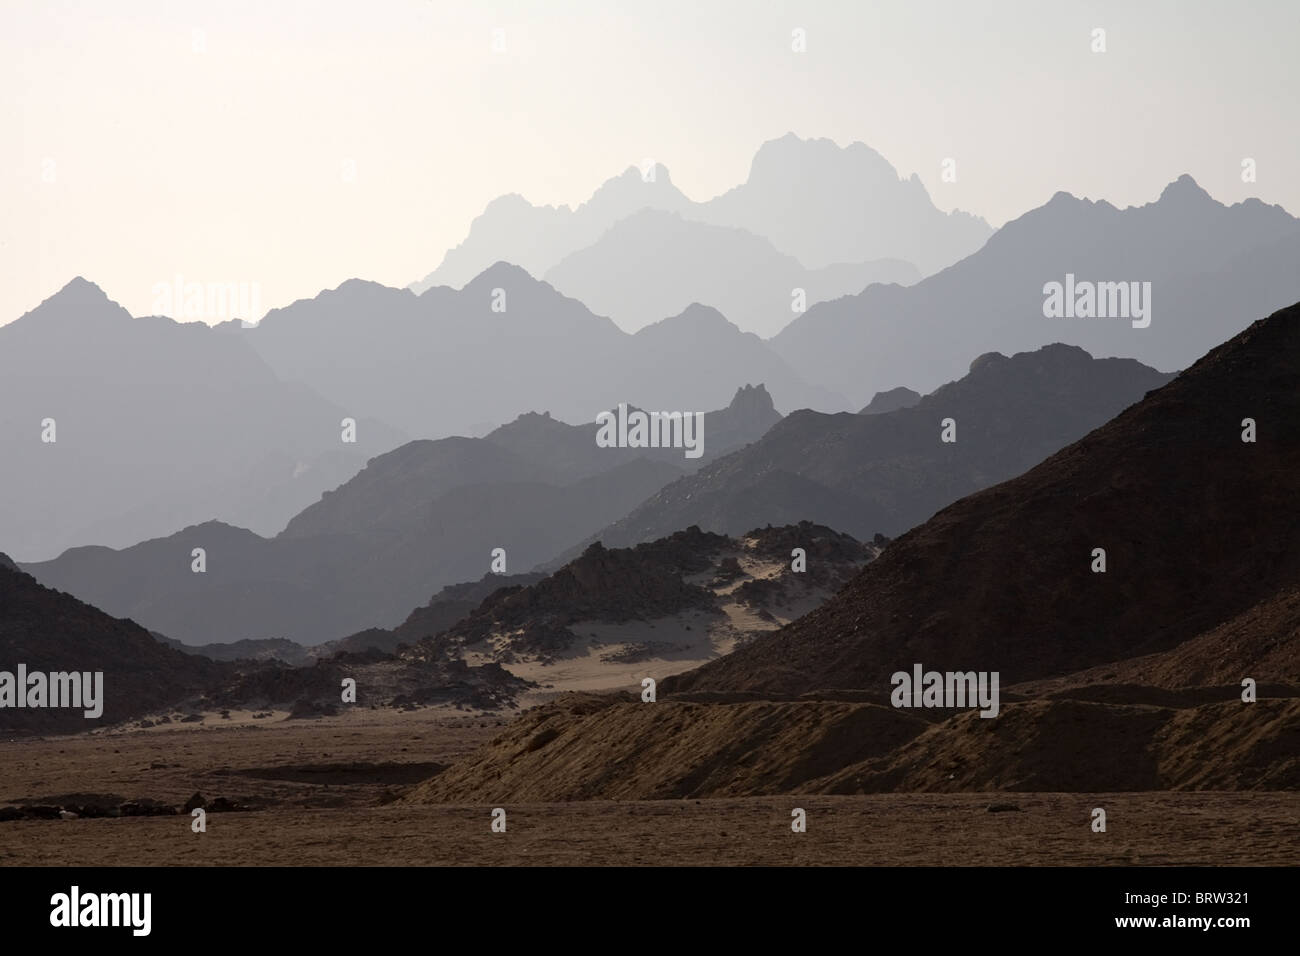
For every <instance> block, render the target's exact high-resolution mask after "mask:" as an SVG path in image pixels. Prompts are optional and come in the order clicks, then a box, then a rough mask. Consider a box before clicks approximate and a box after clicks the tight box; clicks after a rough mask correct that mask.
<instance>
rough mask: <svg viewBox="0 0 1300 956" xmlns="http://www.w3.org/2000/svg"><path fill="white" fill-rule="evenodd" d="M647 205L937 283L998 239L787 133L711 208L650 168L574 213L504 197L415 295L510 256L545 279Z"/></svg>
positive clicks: (809, 257) (630, 174) (869, 158)
mask: <svg viewBox="0 0 1300 956" xmlns="http://www.w3.org/2000/svg"><path fill="white" fill-rule="evenodd" d="M651 174H652V175H651ZM643 209H651V210H658V211H662V212H668V213H676V214H679V215H680V216H681V217H682V218H683V219H686V220H691V221H694V222H699V223H705V224H709V225H713V226H722V227H728V228H740V229H745V230H747V231H749V232H750V233H753V234H754V235H756V236H761V237H763V238H766V239H767V240H769V241H770V242H771V244H772V245H773V246H775V247H776V249H777V250H778V251H779V252H781V253H782V254H784V255H786V256H791V257H793V258H794V259H796V260H798V261H799V262H800V263H802V264H803V265H804V266H805V267H807V268H809V269H814V270H819V269H823V268H826V267H828V266H839V265H841V264H843V263H865V262H871V261H873V260H903V261H904V262H908V263H912V264H914V265H915V266H916V267H917V268H918V269H919V270H920V272H921V274H922V275H929V274H930V273H932V272H934V271H936V270H938V269H941V268H943V267H944V266H947V265H950V264H951V263H953V262H956V261H957V260H958V259H961V258H963V257H964V256H967V255H969V254H970V253H972V252H974V251H975V250H976V249H978V248H979V247H980V246H981V245H982V244H983V243H984V241H985V240H986V239H987V238H988V237H989V234H990V233H991V232H992V229H991V228H990V227H989V225H988V224H987V223H986V222H985V221H984V220H983V219H980V218H979V217H977V216H971V215H969V214H967V213H963V212H952V213H944V212H941V211H940V210H938V209H937V208H936V207H935V206H934V204H933V203H932V202H931V200H930V196H929V193H927V192H926V189H925V187H924V186H923V185H922V184H921V181H920V179H919V178H918V177H917V176H915V175H913V176H911V177H910V178H908V179H902V178H900V177H899V175H898V173H897V171H896V170H895V169H894V167H893V166H891V165H890V164H889V163H888V162H887V161H886V160H885V159H884V157H882V156H881V155H880V154H879V153H877V152H876V151H875V150H873V149H871V148H870V147H868V146H865V145H863V144H862V143H852V144H850V145H849V146H846V147H840V146H837V145H836V144H835V143H834V142H832V141H831V140H828V139H809V140H804V139H800V138H799V137H797V136H795V135H794V134H793V133H788V134H786V135H785V136H782V137H781V138H779V139H774V140H770V141H768V142H766V143H764V144H763V145H762V146H761V147H760V148H759V150H758V152H757V153H756V154H755V156H754V160H753V162H752V164H751V166H750V171H749V176H748V178H747V179H746V181H745V182H744V183H742V184H740V185H738V186H736V187H734V188H733V189H730V190H728V191H727V192H725V193H723V194H722V195H720V196H717V197H715V198H713V199H711V200H708V201H707V202H693V201H692V200H690V199H688V198H687V197H686V196H684V195H683V194H682V193H681V192H680V191H679V190H678V189H677V187H676V186H674V185H673V184H672V181H671V179H670V178H669V175H668V171H667V170H666V169H665V168H664V167H663V166H662V165H661V164H647V165H646V168H645V171H644V172H643V171H642V170H640V169H638V168H636V167H629V168H628V169H627V170H625V171H624V172H623V173H622V174H621V175H620V176H618V177H616V178H614V179H611V180H609V181H608V182H606V183H605V184H604V185H603V186H601V187H600V188H599V189H598V190H597V191H596V193H595V194H594V195H593V196H592V197H591V199H590V200H588V201H587V202H585V203H583V204H581V205H580V206H578V207H577V208H576V209H570V208H569V207H568V206H559V207H555V206H534V205H532V204H531V203H529V202H528V201H527V200H525V199H524V198H523V197H521V196H519V195H516V194H512V195H509V196H502V197H501V198H499V199H495V200H493V201H492V202H491V203H489V204H488V206H487V208H486V209H485V210H484V211H483V214H482V215H480V216H479V217H478V218H476V219H475V220H474V222H473V223H472V224H471V225H470V232H469V235H468V236H467V237H466V239H465V241H464V242H462V243H461V244H460V245H458V246H456V247H455V248H454V249H451V250H449V251H448V252H447V254H446V256H445V258H444V259H443V261H442V264H441V265H439V266H438V268H437V269H435V270H434V271H433V272H431V273H430V274H429V275H427V276H426V277H425V278H424V279H422V280H421V281H419V282H416V283H413V284H412V285H411V289H412V290H413V291H415V292H417V293H419V292H424V291H425V290H427V289H430V288H433V287H435V286H452V287H455V288H460V287H461V286H462V285H464V284H465V283H466V282H468V281H470V279H471V278H472V277H473V276H475V275H477V274H479V273H480V272H482V271H483V270H484V269H486V268H488V267H489V266H490V265H492V263H494V262H497V261H498V260H502V259H504V260H507V261H509V262H515V263H518V264H519V265H521V266H522V267H523V268H525V269H527V270H528V272H529V273H531V274H532V275H535V276H541V275H545V274H546V273H547V271H548V270H550V269H551V268H553V267H554V266H556V265H557V264H558V263H559V262H560V261H561V260H563V259H564V258H565V257H566V256H569V255H571V254H573V253H576V252H577V251H578V250H580V249H585V248H587V247H588V246H591V245H593V244H594V243H596V241H597V240H598V239H600V237H601V236H602V235H604V234H605V233H606V232H607V231H608V230H610V229H611V228H613V227H614V226H615V224H616V223H618V222H619V221H620V220H622V219H626V218H627V217H628V216H631V215H632V214H634V213H637V212H640V211H641V210H643ZM635 268H636V263H635V262H632V261H623V262H622V263H621V269H620V271H622V272H623V273H625V274H627V273H630V272H631V271H632V270H634V269H635ZM786 296H787V298H788V296H789V292H788V290H787V292H786ZM624 298H626V296H624ZM706 301H707V300H706ZM710 304H715V303H710ZM615 318H619V319H620V321H623V320H622V319H621V317H619V316H615ZM740 324H742V326H744V323H743V322H742V323H740ZM744 327H746V328H748V326H744Z"/></svg>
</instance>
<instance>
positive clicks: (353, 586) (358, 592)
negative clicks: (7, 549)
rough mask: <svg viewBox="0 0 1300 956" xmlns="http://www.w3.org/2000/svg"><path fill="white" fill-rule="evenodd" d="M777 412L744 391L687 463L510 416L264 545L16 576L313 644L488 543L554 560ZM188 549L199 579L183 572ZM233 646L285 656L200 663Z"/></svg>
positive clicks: (213, 533) (233, 530)
mask: <svg viewBox="0 0 1300 956" xmlns="http://www.w3.org/2000/svg"><path fill="white" fill-rule="evenodd" d="M779 417H780V416H779V415H777V414H776V412H775V410H774V409H773V408H772V403H771V397H770V396H769V395H768V394H767V392H766V390H765V389H763V387H762V386H756V387H750V386H746V387H743V388H741V389H739V390H738V391H737V393H736V395H735V397H734V398H733V400H732V402H731V404H730V405H728V406H727V407H726V408H724V409H720V410H718V411H714V412H708V413H706V414H705V415H704V422H705V428H704V433H703V434H704V439H705V448H706V450H709V449H712V450H711V451H709V454H707V455H705V456H703V457H702V458H700V459H688V458H686V457H684V451H683V450H682V449H680V448H662V449H648V448H647V449H639V448H601V447H599V446H598V445H597V444H596V433H597V426H596V425H595V424H594V423H593V424H591V425H565V424H563V423H561V422H556V421H555V420H553V419H551V418H550V417H549V416H545V415H536V414H530V415H524V416H521V417H520V418H519V419H518V420H516V421H515V422H514V423H512V424H511V425H509V426H506V427H504V428H503V429H501V430H499V431H498V432H494V433H493V435H492V436H490V437H489V438H482V439H474V438H459V437H457V438H444V439H439V440H438V441H423V440H422V441H415V442H409V443H407V444H405V445H403V446H401V447H399V448H397V449H395V450H393V451H391V452H388V453H386V454H383V455H378V456H376V457H374V458H372V459H371V460H370V461H369V462H368V463H367V464H366V466H365V467H364V468H363V469H361V470H360V471H359V472H358V473H357V474H356V475H354V476H353V477H352V478H351V479H350V480H348V481H347V482H345V483H344V484H342V485H340V486H339V487H338V488H335V489H333V490H331V491H327V492H325V493H324V494H323V495H322V496H321V497H320V500H318V501H317V502H316V503H315V504H312V505H310V506H308V507H306V508H304V509H303V510H302V511H301V512H299V513H298V514H297V515H295V516H294V517H293V518H292V519H290V520H289V522H288V523H287V525H286V526H285V528H284V530H283V531H282V532H281V533H280V534H278V535H277V536H275V537H274V538H265V537H262V536H260V535H257V534H254V533H253V532H251V531H248V530H246V529H242V528H237V527H233V526H231V525H229V524H227V523H224V522H216V521H210V522H204V523H201V524H198V525H192V526H188V527H186V528H185V529H183V530H182V531H179V532H175V533H172V534H170V535H168V536H166V537H162V538H157V539H151V540H148V541H144V542H141V543H139V544H136V545H133V546H131V547H128V548H125V549H121V550H114V549H110V548H106V547H80V548H72V549H69V550H68V551H66V552H64V553H63V554H62V555H60V556H59V557H58V558H57V559H55V560H51V561H46V562H37V563H31V564H28V565H26V566H25V570H27V571H29V572H30V573H32V574H34V575H36V576H37V577H38V578H39V579H40V580H41V581H42V582H44V583H46V584H48V585H50V586H53V587H58V588H61V589H63V590H66V591H68V592H70V593H73V594H76V595H77V596H78V597H80V598H82V599H83V600H87V601H90V602H92V603H94V604H95V605H96V606H98V607H102V608H104V609H106V610H108V611H109V612H111V613H114V614H121V615H127V616H131V617H132V618H134V619H136V620H138V621H140V622H141V623H143V624H145V625H146V626H147V627H149V628H151V629H153V630H155V631H158V632H161V633H163V634H166V635H167V636H168V637H170V638H172V639H175V640H178V641H181V642H183V643H185V644H189V645H207V644H222V645H228V644H231V643H233V642H237V641H246V640H247V641H258V640H265V639H278V640H287V641H292V642H295V643H297V644H303V645H308V646H315V645H318V644H322V643H325V642H328V641H335V640H339V639H342V638H344V637H347V636H349V635H353V634H355V633H356V632H358V631H362V630H366V629H369V628H387V627H394V626H396V625H398V624H399V623H400V622H401V621H402V619H403V617H404V616H405V615H406V613H407V612H408V611H409V610H410V609H411V608H412V607H414V606H415V605H416V604H417V603H419V602H421V601H424V600H426V599H427V598H428V595H429V594H430V593H432V592H434V591H436V590H437V589H438V588H440V587H442V586H444V585H447V584H451V583H452V582H455V581H464V580H466V579H471V578H477V577H479V576H481V575H482V574H483V573H484V572H486V571H487V570H488V569H489V564H490V563H491V561H492V554H493V551H494V549H496V548H503V549H504V550H505V553H506V561H507V570H508V571H522V570H526V569H528V568H531V567H533V566H534V565H536V564H538V563H539V562H542V561H545V560H547V559H549V558H552V557H554V555H556V554H558V553H560V552H561V551H563V550H565V549H566V548H568V547H571V546H572V545H574V544H575V543H576V542H578V541H581V540H582V539H583V538H585V537H587V536H589V535H590V534H592V533H593V532H594V531H596V530H597V529H599V528H600V527H602V526H604V525H606V524H608V523H609V522H611V521H613V520H615V519H617V518H618V517H620V516H621V515H624V514H626V513H627V512H628V511H629V510H630V509H631V508H633V507H635V506H636V505H637V504H638V503H639V502H641V501H644V500H645V499H646V498H647V497H649V496H650V495H651V494H652V493H653V492H655V491H656V490H658V489H659V488H661V487H662V486H663V485H664V484H666V483H667V482H669V481H671V480H672V479H674V478H676V477H677V476H679V475H681V474H682V473H683V470H684V469H685V468H686V467H693V466H695V465H696V464H697V463H698V462H700V461H708V460H710V459H711V457H716V455H718V454H721V453H723V452H725V451H726V450H728V449H730V448H734V447H738V446H740V445H742V444H745V443H747V442H750V441H754V440H756V439H757V438H758V437H760V436H761V435H762V434H763V432H765V431H766V430H767V428H768V427H769V425H770V424H771V423H773V422H774V421H776V420H778V419H779ZM196 548H202V549H203V550H204V552H205V560H206V567H205V570H204V571H203V572H202V573H197V572H195V571H194V570H193V560H194V559H193V551H194V549H196ZM376 646H386V645H385V644H384V642H380V644H378V645H376ZM245 652H246V653H249V654H253V655H255V656H264V657H269V658H280V659H287V660H293V661H297V660H298V655H296V654H295V653H293V652H292V648H288V649H286V648H285V647H283V646H279V645H244V646H242V647H241V648H239V649H230V648H226V649H222V650H217V649H213V650H212V651H211V652H210V656H214V657H220V658H222V659H228V658H229V656H230V655H231V654H236V655H237V654H241V653H245ZM309 656H319V655H309ZM303 659H306V658H303Z"/></svg>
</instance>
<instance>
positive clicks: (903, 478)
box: [595, 344, 1172, 547]
mask: <svg viewBox="0 0 1300 956" xmlns="http://www.w3.org/2000/svg"><path fill="white" fill-rule="evenodd" d="M1171 377H1172V376H1170V375H1169V374H1166V373H1164V372H1157V371H1156V370H1155V369H1151V368H1148V367H1147V366H1145V365H1142V364H1141V363H1139V362H1135V361H1133V360H1132V359H1097V358H1093V357H1091V356H1090V355H1088V353H1087V352H1085V351H1084V350H1083V349H1080V348H1077V347H1075V346H1069V345H1059V344H1057V345H1049V346H1045V347H1043V348H1041V349H1038V350H1036V351H1034V352H1022V353H1020V354H1017V355H1013V356H1011V357H1010V358H1008V357H1007V356H1004V355H1001V354H998V353H990V354H988V355H982V356H980V357H978V358H976V359H975V360H974V361H973V362H971V363H970V369H969V371H968V372H967V374H966V375H965V376H963V377H962V378H960V379H958V380H957V381H955V382H950V383H948V384H947V385H944V386H943V387H942V388H939V389H936V390H935V391H934V392H932V393H931V394H929V395H927V396H925V397H924V398H918V399H917V400H916V403H915V404H912V405H910V406H906V405H904V406H903V407H899V408H895V409H894V410H893V411H888V412H880V413H870V414H857V415H854V414H849V413H838V414H834V415H828V414H823V413H821V412H814V411H810V410H807V409H805V410H802V411H798V412H795V413H794V414H792V415H788V416H786V417H785V418H784V419H783V420H782V421H781V422H780V423H778V424H777V425H775V426H774V427H772V428H771V429H770V430H769V431H768V432H767V433H766V434H764V435H763V437H762V438H761V439H760V440H759V441H756V442H754V443H753V444H751V445H748V446H747V447H745V448H743V449H740V450H738V451H736V452H734V453H732V454H730V455H727V456H725V457H723V458H721V459H719V460H717V461H715V462H712V463H711V464H708V465H706V466H704V467H703V468H701V469H699V470H698V471H696V472H694V473H693V474H690V475H685V476H683V477H681V478H679V479H677V480H676V481H674V482H673V483H672V484H669V485H667V486H665V487H664V488H663V489H662V490H660V491H658V492H656V493H655V494H654V495H653V496H652V497H651V498H649V499H648V500H647V501H645V502H644V503H643V504H641V505H639V506H638V507H637V508H636V509H635V510H634V511H632V512H631V513H630V514H628V515H627V516H625V517H622V518H620V519H619V520H618V521H617V522H615V523H614V524H613V525H611V526H610V527H607V528H605V529H603V530H602V531H600V532H599V533H598V534H597V535H596V536H595V538H596V539H597V540H600V541H602V542H603V543H604V544H605V545H606V546H608V547H627V546H629V545H631V544H635V543H637V542H639V541H648V540H651V539H654V538H659V537H662V536H664V535H665V534H668V533H670V532H671V530H672V529H675V528H681V527H684V526H687V525H692V524H695V525H699V526H700V527H701V528H703V529H705V530H707V531H715V532H719V533H722V534H738V533H741V532H742V531H744V530H745V529H747V528H751V527H754V526H756V525H758V524H760V523H761V522H766V521H770V522H773V523H781V524H785V523H789V522H793V521H800V520H804V519H807V520H812V521H816V522H819V523H822V524H825V525H828V526H830V527H833V528H838V529H841V530H843V531H845V532H847V533H849V534H852V535H854V536H855V537H857V538H860V539H864V540H866V539H870V538H871V536H872V535H875V534H878V533H879V534H885V535H889V536H894V535H897V534H899V533H900V532H902V531H906V530H907V529H909V528H911V527H913V526H914V525H917V524H919V523H921V522H922V521H924V520H925V519H927V518H928V517H930V515H932V514H934V513H935V512H936V511H938V510H939V509H941V508H943V507H945V506H946V505H948V504H950V503H952V502H953V501H955V500H957V499H958V498H961V497H964V496H965V495H968V494H970V493H971V492H973V491H977V490H979V489H980V488H985V487H988V486H989V485H992V484H996V483H997V482H999V481H1004V480H1006V479H1007V478H1011V477H1014V476H1015V475H1018V474H1020V473H1021V472H1023V471H1025V470H1026V469H1028V468H1031V467H1033V466H1034V465H1036V464H1038V463H1039V462H1040V461H1042V460H1043V459H1044V458H1046V457H1048V456H1049V455H1051V454H1052V453H1054V452H1056V451H1058V450H1060V449H1061V448H1063V447H1065V446H1066V445H1068V444H1069V443H1070V442H1072V441H1075V440H1077V439H1079V438H1081V437H1082V436H1083V435H1085V434H1087V433H1088V432H1089V431H1091V430H1092V429H1094V428H1096V427H1097V426H1099V425H1102V424H1104V423H1105V422H1106V421H1108V420H1109V419H1111V418H1112V417H1114V416H1115V415H1116V414H1118V413H1119V412H1120V411H1121V410H1122V409H1124V408H1125V407H1127V406H1128V405H1131V404H1133V403H1134V402H1137V401H1139V400H1140V399H1141V398H1142V396H1143V395H1144V394H1146V393H1147V392H1148V391H1150V390H1152V389H1155V388H1159V387H1160V386H1161V385H1164V384H1165V383H1166V382H1168V381H1169V380H1170V378H1171ZM903 392H904V393H906V392H907V390H903ZM910 394H915V393H910ZM878 401H879V402H880V404H881V405H884V404H885V403H886V402H887V401H893V402H896V403H898V404H902V403H904V402H907V401H911V399H910V397H908V395H907V394H900V395H893V396H891V397H890V398H888V399H885V398H879V397H878ZM873 404H875V403H874V402H873ZM869 409H870V406H869V407H868V409H864V412H867V411H869ZM948 419H952V421H953V423H954V428H953V433H952V435H951V437H952V438H953V439H954V441H952V442H945V441H944V440H943V437H944V435H943V432H944V422H945V421H946V420H948Z"/></svg>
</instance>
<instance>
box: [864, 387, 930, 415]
mask: <svg viewBox="0 0 1300 956" xmlns="http://www.w3.org/2000/svg"><path fill="white" fill-rule="evenodd" d="M920 400H921V393H920V392H914V391H912V390H911V389H910V388H904V387H903V386H902V385H900V386H898V388H891V389H889V391H886V392H876V394H875V395H874V396H872V398H871V401H870V402H868V403H867V407H866V408H864V409H862V411H860V412H858V414H859V415H883V414H884V413H885V412H896V411H898V410H899V409H900V408H911V407H912V406H913V405H915V404H916V403H917V402H919V401H920Z"/></svg>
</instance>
